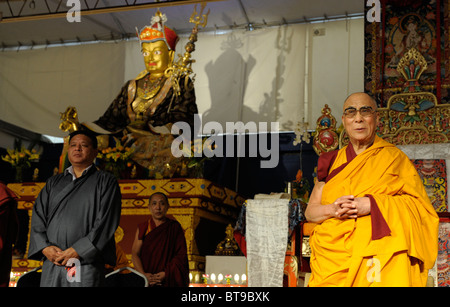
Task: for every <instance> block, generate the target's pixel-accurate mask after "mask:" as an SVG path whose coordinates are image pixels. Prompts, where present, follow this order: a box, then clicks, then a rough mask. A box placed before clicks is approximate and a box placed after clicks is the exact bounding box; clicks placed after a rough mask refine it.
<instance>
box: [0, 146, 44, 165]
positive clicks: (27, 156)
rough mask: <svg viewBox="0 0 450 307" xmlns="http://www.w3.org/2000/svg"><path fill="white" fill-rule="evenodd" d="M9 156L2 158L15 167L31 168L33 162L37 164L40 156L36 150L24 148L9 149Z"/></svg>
mask: <svg viewBox="0 0 450 307" xmlns="http://www.w3.org/2000/svg"><path fill="white" fill-rule="evenodd" d="M6 151H7V152H8V154H7V155H6V156H2V160H3V161H5V162H8V163H10V164H11V166H13V167H31V162H37V161H38V160H39V156H40V154H39V153H37V151H36V150H35V149H32V150H28V149H25V148H24V147H22V148H20V149H14V150H13V149H7V150H6Z"/></svg>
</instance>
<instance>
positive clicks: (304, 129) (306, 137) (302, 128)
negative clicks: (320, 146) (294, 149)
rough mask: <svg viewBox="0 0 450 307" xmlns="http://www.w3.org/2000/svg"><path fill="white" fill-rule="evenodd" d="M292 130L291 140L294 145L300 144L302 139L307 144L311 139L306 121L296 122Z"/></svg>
mask: <svg viewBox="0 0 450 307" xmlns="http://www.w3.org/2000/svg"><path fill="white" fill-rule="evenodd" d="M294 132H295V140H294V142H293V144H294V146H296V145H297V144H300V143H301V142H302V141H304V142H305V143H307V144H309V142H310V140H311V134H310V133H309V132H308V123H305V122H304V121H301V122H298V123H297V127H296V128H295V130H294Z"/></svg>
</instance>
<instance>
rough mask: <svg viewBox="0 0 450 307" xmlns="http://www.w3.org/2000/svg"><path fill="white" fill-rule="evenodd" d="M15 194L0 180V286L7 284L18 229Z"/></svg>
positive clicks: (6, 285)
mask: <svg viewBox="0 0 450 307" xmlns="http://www.w3.org/2000/svg"><path fill="white" fill-rule="evenodd" d="M16 200H17V196H16V195H15V194H14V192H12V191H11V190H10V189H8V188H7V187H6V185H4V184H3V183H1V182H0V287H8V286H9V278H10V276H9V275H10V272H11V264H12V246H13V244H14V243H15V240H16V237H17V231H18V222H17V213H16V209H17V201H16Z"/></svg>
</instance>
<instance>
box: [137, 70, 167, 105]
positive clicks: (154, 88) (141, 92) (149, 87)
mask: <svg viewBox="0 0 450 307" xmlns="http://www.w3.org/2000/svg"><path fill="white" fill-rule="evenodd" d="M162 80H163V77H159V78H157V79H155V80H150V75H147V76H146V77H145V79H144V85H143V86H142V88H141V87H138V89H137V94H138V96H139V97H140V98H142V99H145V100H148V99H152V98H153V97H155V95H156V94H157V93H158V92H159V89H160V88H161V84H162V82H161V81H162Z"/></svg>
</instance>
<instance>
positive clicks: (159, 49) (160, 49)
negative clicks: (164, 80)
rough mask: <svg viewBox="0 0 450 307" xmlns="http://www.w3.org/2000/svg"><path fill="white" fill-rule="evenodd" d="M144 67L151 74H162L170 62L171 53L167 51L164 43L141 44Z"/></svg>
mask: <svg viewBox="0 0 450 307" xmlns="http://www.w3.org/2000/svg"><path fill="white" fill-rule="evenodd" d="M142 55H143V56H144V62H145V67H146V69H147V71H148V72H149V73H151V74H163V73H164V71H165V70H166V69H167V67H168V66H169V64H171V62H172V55H173V51H169V48H168V47H167V45H166V43H165V42H164V41H156V42H153V43H143V44H142Z"/></svg>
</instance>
